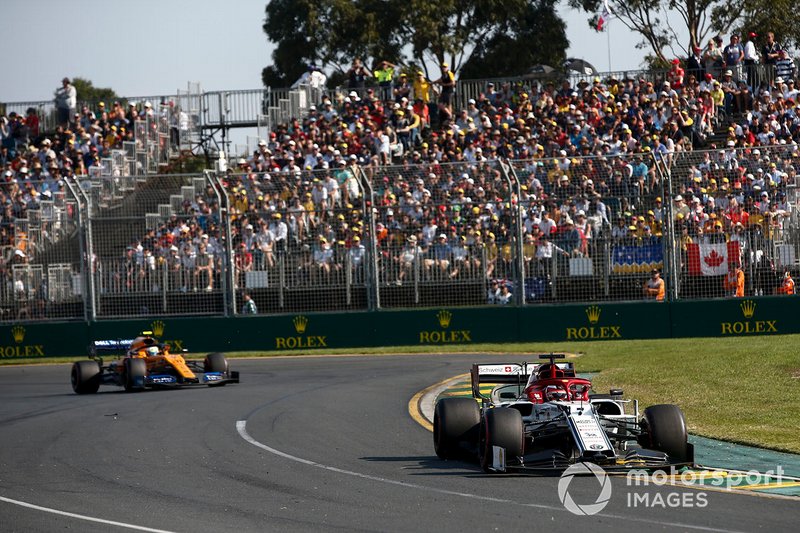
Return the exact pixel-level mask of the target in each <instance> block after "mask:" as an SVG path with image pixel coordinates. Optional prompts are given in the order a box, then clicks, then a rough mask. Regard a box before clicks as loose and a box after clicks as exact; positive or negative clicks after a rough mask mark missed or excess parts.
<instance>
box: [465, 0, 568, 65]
mask: <svg viewBox="0 0 800 533" xmlns="http://www.w3.org/2000/svg"><path fill="white" fill-rule="evenodd" d="M555 4H556V0H540V1H536V2H528V3H527V5H525V6H524V11H523V13H522V14H521V15H520V16H518V17H514V18H510V19H507V20H506V21H505V23H504V24H501V25H499V27H498V28H497V29H496V30H495V31H494V32H493V34H492V35H491V36H490V37H489V38H487V39H485V40H484V41H482V42H479V43H477V44H476V46H475V50H474V51H473V53H472V55H471V57H470V59H469V60H468V61H467V62H466V63H465V64H464V66H463V67H462V69H461V77H462V78H473V79H474V78H483V77H489V76H488V75H487V73H491V77H495V76H512V75H519V74H522V73H523V72H524V71H525V70H527V69H528V68H530V67H532V66H534V65H539V64H543V65H550V66H553V67H559V66H560V65H561V64H562V63H563V62H564V60H565V59H566V50H567V48H568V47H569V41H568V40H567V33H566V24H565V22H564V20H562V19H561V18H560V17H559V16H558V13H557V12H556V10H555Z"/></svg>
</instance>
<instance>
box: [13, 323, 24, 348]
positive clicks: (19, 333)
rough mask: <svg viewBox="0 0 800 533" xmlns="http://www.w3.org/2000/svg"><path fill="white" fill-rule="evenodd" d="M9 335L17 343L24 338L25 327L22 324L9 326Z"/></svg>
mask: <svg viewBox="0 0 800 533" xmlns="http://www.w3.org/2000/svg"><path fill="white" fill-rule="evenodd" d="M11 336H12V337H14V342H16V343H17V344H19V343H21V342H22V341H23V340H25V328H23V327H22V326H14V327H13V328H11Z"/></svg>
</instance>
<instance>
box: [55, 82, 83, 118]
mask: <svg viewBox="0 0 800 533" xmlns="http://www.w3.org/2000/svg"><path fill="white" fill-rule="evenodd" d="M55 104H56V112H57V113H58V124H59V125H60V126H64V127H67V126H69V123H70V118H71V117H72V116H73V115H74V114H75V111H76V110H77V108H78V92H77V91H76V90H75V86H74V85H72V83H70V80H69V78H64V79H63V80H61V87H59V88H58V89H57V90H56V98H55Z"/></svg>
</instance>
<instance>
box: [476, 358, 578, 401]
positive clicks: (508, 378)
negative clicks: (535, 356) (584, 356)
mask: <svg viewBox="0 0 800 533" xmlns="http://www.w3.org/2000/svg"><path fill="white" fill-rule="evenodd" d="M543 364H549V363H542V364H538V363H501V364H495V365H481V364H478V363H475V364H473V365H472V370H471V372H470V377H471V381H472V396H473V398H486V397H485V396H483V395H482V394H481V387H480V386H481V383H496V384H498V385H501V384H511V385H520V386H523V385H525V384H526V383H527V382H528V379H529V378H530V376H531V374H533V373H535V372H537V371H538V370H539V369H540V368H541V367H542V365H543ZM554 364H555V365H556V368H558V369H560V370H563V371H564V373H565V374H567V375H573V376H574V375H575V364H574V363H571V362H570V363H554Z"/></svg>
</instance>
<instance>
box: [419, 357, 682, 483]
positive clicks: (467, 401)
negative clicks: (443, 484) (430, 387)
mask: <svg viewBox="0 0 800 533" xmlns="http://www.w3.org/2000/svg"><path fill="white" fill-rule="evenodd" d="M539 358H540V359H546V360H548V362H546V363H540V364H532V363H521V364H520V363H508V364H492V365H481V364H474V365H472V372H471V378H472V396H473V398H443V399H440V400H439V401H438V402H437V403H436V408H435V411H434V418H433V443H434V448H435V450H436V455H438V456H439V457H440V458H442V459H458V458H462V457H464V456H465V454H466V453H467V452H469V453H471V454H472V455H473V456H474V454H475V452H476V451H477V456H478V459H479V461H480V464H481V468H482V469H483V470H484V471H485V472H529V473H542V474H544V473H551V472H557V471H560V470H563V469H565V468H567V467H569V465H571V464H574V463H577V462H592V463H595V464H597V465H599V466H601V467H603V468H604V469H606V470H608V471H615V470H616V471H626V470H630V469H647V468H653V469H658V468H664V467H667V466H670V465H675V466H682V465H687V466H688V465H691V464H693V462H694V448H693V446H692V445H691V444H690V443H689V442H688V441H687V438H688V435H687V429H686V420H685V418H684V416H683V412H681V410H680V408H678V407H677V406H676V405H666V404H665V405H653V406H651V407H648V408H646V409H645V410H644V413H643V415H642V416H640V414H639V403H638V401H636V400H633V401H631V400H623V399H622V391H621V390H618V389H612V390H611V391H610V394H593V393H591V392H590V390H591V381H590V380H588V379H585V378H581V377H578V376H577V375H576V374H575V367H574V364H573V363H572V362H559V363H557V362H556V359H562V358H564V355H557V354H548V355H540V356H539ZM484 383H490V384H496V385H497V386H495V387H494V388H493V389H492V391H491V394H490V395H489V396H485V395H484V394H482V393H481V387H480V386H481V384H484ZM476 400H478V401H476ZM479 402H480V404H479Z"/></svg>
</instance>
